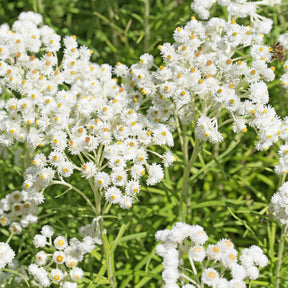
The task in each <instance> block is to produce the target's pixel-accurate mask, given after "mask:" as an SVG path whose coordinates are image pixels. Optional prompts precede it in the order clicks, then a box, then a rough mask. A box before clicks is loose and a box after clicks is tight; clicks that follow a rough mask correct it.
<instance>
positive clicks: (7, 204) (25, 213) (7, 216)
mask: <svg viewBox="0 0 288 288" xmlns="http://www.w3.org/2000/svg"><path fill="white" fill-rule="evenodd" d="M37 220H38V207H37V205H36V204H35V203H34V202H33V200H32V199H31V198H30V197H29V195H28V194H27V193H26V192H25V191H18V190H16V191H13V192H11V193H9V194H7V195H6V196H5V197H4V198H2V199H1V200H0V224H1V226H4V227H8V228H9V231H10V232H13V233H14V234H20V233H21V232H22V228H26V227H27V226H28V225H29V224H32V223H36V222H37Z"/></svg>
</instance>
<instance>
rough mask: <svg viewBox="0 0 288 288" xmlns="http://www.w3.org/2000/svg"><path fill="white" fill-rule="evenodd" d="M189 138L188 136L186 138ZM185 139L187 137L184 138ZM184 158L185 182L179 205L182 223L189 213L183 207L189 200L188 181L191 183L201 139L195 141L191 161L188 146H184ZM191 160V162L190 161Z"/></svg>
mask: <svg viewBox="0 0 288 288" xmlns="http://www.w3.org/2000/svg"><path fill="white" fill-rule="evenodd" d="M186 137H187V136H186ZM184 138H185V136H184ZM184 143H187V141H186V139H184ZM183 148H184V149H183V150H182V151H183V154H185V155H183V157H184V172H183V180H182V181H183V182H182V191H181V195H180V205H179V218H180V221H185V220H186V216H187V213H185V211H184V209H183V205H184V203H187V198H188V196H189V185H188V181H189V176H190V170H191V167H192V166H193V165H194V163H195V161H196V159H197V156H198V153H199V139H198V138H196V139H195V145H194V149H193V153H192V155H191V157H190V159H189V152H188V145H187V144H184V145H183ZM188 159H189V160H188Z"/></svg>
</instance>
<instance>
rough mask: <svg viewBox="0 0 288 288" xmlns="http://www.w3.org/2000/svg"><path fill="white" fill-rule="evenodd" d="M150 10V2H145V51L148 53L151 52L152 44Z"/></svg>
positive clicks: (146, 0)
mask: <svg viewBox="0 0 288 288" xmlns="http://www.w3.org/2000/svg"><path fill="white" fill-rule="evenodd" d="M149 9H150V0H145V14H144V26H145V37H144V49H145V51H146V52H147V51H149V42H150V26H149Z"/></svg>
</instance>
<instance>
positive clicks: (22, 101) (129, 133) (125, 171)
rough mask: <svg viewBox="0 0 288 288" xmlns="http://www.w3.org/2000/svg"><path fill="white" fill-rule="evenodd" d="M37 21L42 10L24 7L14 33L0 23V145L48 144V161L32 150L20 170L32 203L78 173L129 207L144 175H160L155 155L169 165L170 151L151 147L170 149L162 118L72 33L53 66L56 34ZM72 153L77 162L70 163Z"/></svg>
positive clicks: (148, 179)
mask: <svg viewBox="0 0 288 288" xmlns="http://www.w3.org/2000/svg"><path fill="white" fill-rule="evenodd" d="M40 22H41V16H40V15H38V14H34V13H32V12H23V13H21V14H20V16H19V19H18V20H17V21H16V22H15V23H14V24H13V26H12V30H13V32H12V31H11V30H10V28H9V27H8V26H7V25H6V24H4V25H1V26H0V39H1V40H0V83H1V87H2V89H3V91H2V92H5V93H6V95H9V99H8V100H7V101H4V100H3V101H2V102H1V103H0V107H1V113H0V120H1V121H0V143H2V144H4V145H6V146H10V145H12V144H13V143H14V142H15V140H16V141H19V142H23V143H25V144H26V146H28V148H29V149H30V150H32V152H33V150H34V149H35V148H37V147H38V149H41V147H43V146H49V147H50V148H51V152H50V154H49V155H48V157H47V158H46V157H45V155H43V154H42V153H39V154H37V155H36V156H35V157H34V159H33V162H32V168H29V169H27V171H26V172H25V182H24V189H25V191H27V192H29V193H31V194H30V195H31V196H32V197H34V200H35V201H36V202H38V203H39V202H41V201H43V196H42V195H41V192H42V190H43V189H45V188H46V187H47V186H49V185H50V184H52V181H53V179H54V177H55V178H61V177H62V178H63V177H69V176H71V175H72V174H73V172H74V171H75V170H76V171H77V170H78V171H80V172H81V174H82V176H83V177H84V178H85V179H92V180H94V181H95V184H96V185H97V187H98V188H99V189H102V190H103V191H105V198H106V199H107V201H108V202H110V203H113V204H119V205H120V206H121V207H122V208H129V207H131V205H132V203H133V197H134V196H135V195H136V194H137V193H138V192H139V191H140V178H141V177H142V176H143V175H145V174H148V176H145V177H146V183H147V185H154V184H156V183H158V182H159V181H161V179H162V178H163V177H164V172H163V168H162V166H161V165H160V164H156V163H153V161H154V159H152V156H153V157H154V156H158V157H160V160H161V161H162V162H163V164H164V166H169V165H170V164H171V163H172V162H173V160H174V157H173V155H172V153H171V152H169V151H167V152H165V153H164V152H163V155H160V154H158V153H153V151H149V147H150V146H152V145H168V146H173V137H172V134H171V132H170V131H169V130H168V128H167V126H166V125H165V124H161V121H162V119H160V120H161V121H160V120H159V121H158V122H157V123H156V122H155V121H151V119H152V118H151V115H149V114H148V115H146V112H145V110H143V109H142V108H141V107H140V105H139V103H137V102H138V96H139V95H137V94H136V93H135V91H134V90H133V89H131V88H129V89H128V88H127V87H126V86H124V85H122V86H121V85H118V84H117V79H116V78H113V77H112V67H111V66H109V65H107V64H103V65H98V64H94V63H92V62H90V54H91V53H90V52H91V51H90V50H89V49H87V48H86V47H83V46H82V47H78V43H77V41H76V37H75V36H66V37H64V39H63V43H64V49H63V50H64V55H63V58H62V62H61V64H60V63H58V58H57V52H58V51H60V48H61V37H60V36H59V35H57V34H56V33H55V32H54V30H53V29H51V28H49V27H48V26H46V25H44V26H41V27H39V23H40ZM152 62H153V59H152ZM73 155H77V156H78V157H79V159H81V163H77V164H75V163H73V162H72V160H71V159H70V158H72V156H73ZM149 158H150V159H151V160H150V159H149ZM150 161H151V162H152V163H150ZM77 165H78V166H77ZM120 188H121V189H122V190H121V189H120Z"/></svg>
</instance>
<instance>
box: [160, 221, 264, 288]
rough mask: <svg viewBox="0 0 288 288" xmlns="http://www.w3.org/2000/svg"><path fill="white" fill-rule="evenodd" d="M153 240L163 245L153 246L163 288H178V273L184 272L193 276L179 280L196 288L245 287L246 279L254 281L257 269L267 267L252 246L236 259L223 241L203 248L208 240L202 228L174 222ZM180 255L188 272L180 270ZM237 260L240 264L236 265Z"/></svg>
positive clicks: (234, 250)
mask: <svg viewBox="0 0 288 288" xmlns="http://www.w3.org/2000/svg"><path fill="white" fill-rule="evenodd" d="M199 235H201V237H199ZM195 236H197V237H195ZM155 238H156V240H157V241H161V242H163V244H158V245H157V247H156V254H158V255H159V256H161V257H163V267H164V270H163V273H162V278H163V281H164V282H165V285H167V287H174V286H175V287H179V286H178V279H179V278H181V277H182V276H181V274H180V271H182V272H181V273H183V271H184V270H187V271H193V273H194V276H191V275H185V276H187V277H183V280H184V279H192V280H191V281H193V282H192V284H198V285H199V287H200V286H201V287H206V286H204V284H205V285H207V286H209V287H227V288H228V287H229V288H230V287H246V285H245V282H244V280H245V279H246V278H250V279H253V280H255V279H257V278H258V277H259V271H258V268H257V266H258V267H265V266H266V265H267V264H268V258H267V257H266V256H265V255H264V254H263V251H262V249H261V248H259V247H258V246H256V245H253V246H251V247H250V248H245V249H243V250H242V251H241V256H240V257H239V256H238V251H237V250H236V249H235V247H234V244H233V243H232V242H231V241H230V240H229V239H226V238H223V239H221V240H219V241H218V242H217V243H216V244H209V245H208V246H206V245H205V243H206V241H207V240H208V236H207V234H206V233H205V231H204V229H203V227H201V226H199V225H188V224H186V223H182V222H178V223H176V224H175V225H174V226H173V227H172V228H171V230H168V229H166V230H160V231H157V233H156V234H155ZM188 240H189V242H188ZM183 255H187V256H188V258H189V260H190V263H191V266H192V269H191V268H189V269H186V268H187V267H182V266H183V265H184V264H183V263H184V261H183V260H182V259H181V258H182V257H183ZM238 259H240V262H241V264H239V263H238ZM211 260H213V261H211ZM180 263H182V264H180ZM196 263H201V266H199V267H201V274H200V272H199V271H198V273H199V275H198V274H197V272H196V269H195V265H196ZM197 267H198V266H197ZM219 267H220V268H221V269H220V268H219ZM226 270H227V271H230V275H231V279H230V278H229V280H228V279H226V278H225V277H224V272H225V271H226ZM200 275H201V277H200ZM194 279H195V280H194ZM181 281H182V280H181ZM197 281H198V282H197ZM199 281H200V282H199ZM182 283H183V282H182ZM192 284H190V283H189V284H188V283H187V284H186V285H192ZM173 285H174V286H173ZM237 285H239V286H237ZM184 287H185V286H184ZM187 287H189V286H187Z"/></svg>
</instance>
